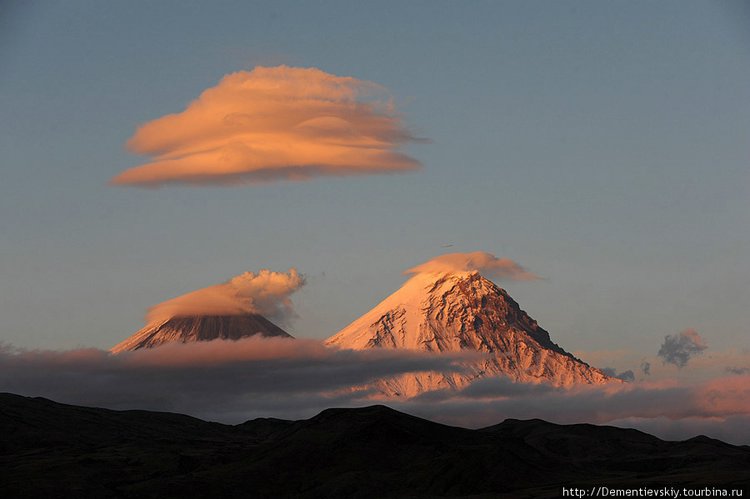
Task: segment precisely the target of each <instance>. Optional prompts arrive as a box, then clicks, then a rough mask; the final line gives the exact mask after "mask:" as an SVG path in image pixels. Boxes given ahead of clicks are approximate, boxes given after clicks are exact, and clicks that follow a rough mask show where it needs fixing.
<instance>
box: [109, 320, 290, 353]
mask: <svg viewBox="0 0 750 499" xmlns="http://www.w3.org/2000/svg"><path fill="white" fill-rule="evenodd" d="M256 334H260V335H262V336H277V337H283V338H292V336H291V335H290V334H289V333H287V332H286V331H284V330H283V329H281V328H280V327H278V326H277V325H276V324H274V323H273V322H271V321H269V320H268V319H266V318H265V317H263V316H262V315H260V314H242V315H196V316H187V317H172V318H170V319H167V320H162V321H157V322H153V323H151V324H148V325H146V327H144V328H143V329H141V330H140V331H138V332H136V333H135V334H134V335H133V336H131V337H130V338H128V339H126V340H125V341H123V342H121V343H118V344H117V345H115V346H114V347H112V348H111V349H110V351H111V352H112V353H120V352H124V351H128V350H138V349H140V348H153V347H157V346H159V345H163V344H164V343H170V342H180V343H190V342H193V341H210V340H216V339H223V340H239V339H240V338H246V337H248V336H254V335H256Z"/></svg>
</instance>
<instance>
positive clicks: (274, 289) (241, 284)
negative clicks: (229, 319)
mask: <svg viewBox="0 0 750 499" xmlns="http://www.w3.org/2000/svg"><path fill="white" fill-rule="evenodd" d="M304 284H305V279H304V277H303V276H301V275H300V274H299V272H297V269H295V268H291V269H289V270H288V271H287V272H273V271H270V270H266V269H263V270H261V271H260V272H258V273H254V272H245V273H244V274H240V275H238V276H236V277H233V278H231V279H230V280H228V281H227V282H224V283H221V284H216V285H213V286H209V287H207V288H202V289H198V290H196V291H191V292H190V293H186V294H184V295H181V296H178V297H176V298H172V299H171V300H167V301H165V302H162V303H159V304H158V305H154V306H153V307H151V308H150V309H149V312H148V315H147V316H146V322H148V323H153V322H159V321H164V320H167V319H171V318H172V317H185V316H194V315H240V314H246V313H256V314H261V315H263V316H265V317H267V318H269V319H271V320H277V321H280V322H284V320H285V319H286V318H288V317H289V316H290V315H292V313H293V309H292V302H291V301H290V299H289V295H291V294H292V293H294V292H295V291H297V290H298V289H299V288H300V287H302V286H303V285H304Z"/></svg>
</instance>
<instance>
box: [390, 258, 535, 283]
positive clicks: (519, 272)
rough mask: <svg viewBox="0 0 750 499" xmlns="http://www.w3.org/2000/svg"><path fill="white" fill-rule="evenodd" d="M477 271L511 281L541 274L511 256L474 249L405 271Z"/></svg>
mask: <svg viewBox="0 0 750 499" xmlns="http://www.w3.org/2000/svg"><path fill="white" fill-rule="evenodd" d="M471 271H477V272H480V273H481V274H483V275H485V276H486V277H492V278H495V279H498V280H509V281H533V280H536V279H539V276H537V275H536V274H533V273H531V272H529V271H527V270H526V269H524V268H523V267H521V266H520V265H519V264H518V263H516V262H514V261H513V260H511V259H510V258H498V257H496V256H495V255H493V254H492V253H487V252H485V251H474V252H472V253H447V254H445V255H440V256H438V257H435V258H433V259H432V260H428V261H426V262H424V263H422V264H420V265H417V266H416V267H412V268H410V269H409V270H407V271H405V272H404V273H405V274H421V273H436V274H440V273H445V272H471Z"/></svg>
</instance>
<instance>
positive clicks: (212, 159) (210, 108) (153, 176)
mask: <svg viewBox="0 0 750 499" xmlns="http://www.w3.org/2000/svg"><path fill="white" fill-rule="evenodd" d="M424 141H425V140H424V139H419V138H417V137H415V136H414V135H412V133H411V132H409V131H408V130H407V129H406V127H405V126H404V125H403V123H402V120H401V117H400V115H399V114H398V113H397V112H396V110H395V107H394V104H393V102H392V99H390V98H389V97H388V94H387V92H386V91H385V89H384V88H383V87H381V86H380V85H378V84H376V83H372V82H368V81H364V80H359V79H356V78H352V77H344V76H337V75H334V74H330V73H326V72H325V71H321V70H320V69H317V68H297V67H289V66H276V67H261V66H259V67H256V68H254V69H253V70H252V71H238V72H235V73H231V74H228V75H226V76H224V78H222V79H221V81H220V82H219V83H218V84H217V85H216V86H214V87H211V88H208V89H206V90H205V91H203V92H202V93H201V94H200V96H199V97H198V98H197V99H196V100H194V101H193V102H191V103H190V104H189V105H188V106H187V107H186V108H185V110H184V111H181V112H178V113H174V114H168V115H165V116H162V117H161V118H157V119H155V120H152V121H149V122H147V123H145V124H143V125H141V126H139V127H138V130H137V131H136V132H135V134H134V135H133V136H132V137H131V138H130V140H128V142H127V147H128V149H129V150H131V151H132V152H134V153H136V154H142V155H146V156H150V157H151V160H150V161H147V162H146V163H144V164H142V165H140V166H136V167H133V168H130V169H128V170H125V171H124V172H122V173H120V174H119V175H117V176H115V177H114V178H113V179H112V181H111V183H112V184H116V185H134V186H142V187H160V186H163V185H166V184H190V185H238V184H252V183H260V182H270V181H281V180H308V179H311V178H313V177H319V176H326V175H329V176H330V175H336V176H341V175H363V174H376V173H396V172H406V171H411V170H416V169H419V168H421V164H420V163H419V162H418V161H417V160H415V159H413V158H411V157H409V156H407V155H406V154H403V153H401V152H399V151H398V148H399V147H400V146H401V145H403V144H406V143H410V142H424Z"/></svg>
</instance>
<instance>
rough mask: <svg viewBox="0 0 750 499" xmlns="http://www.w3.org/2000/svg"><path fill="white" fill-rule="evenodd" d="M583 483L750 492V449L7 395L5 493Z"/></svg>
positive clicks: (531, 492) (467, 488) (378, 409)
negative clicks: (247, 416)
mask: <svg viewBox="0 0 750 499" xmlns="http://www.w3.org/2000/svg"><path fill="white" fill-rule="evenodd" d="M571 484H576V485H579V486H582V485H586V484H591V485H608V486H613V487H614V486H621V485H645V484H654V485H705V484H714V485H718V484H720V485H725V486H736V487H739V486H742V485H743V484H744V485H745V486H747V485H748V484H750V447H747V446H741V447H738V446H732V445H729V444H725V443H723V442H720V441H718V440H712V439H709V438H706V437H696V438H693V439H690V440H687V441H684V442H666V441H663V440H660V439H658V438H656V437H653V436H651V435H648V434H645V433H642V432H640V431H637V430H627V429H620V428H614V427H607V426H595V425H588V424H581V425H555V424H551V423H547V422H545V421H541V420H530V421H519V420H506V421H504V422H502V423H500V424H498V425H495V426H491V427H489V428H484V429H481V430H468V429H463V428H455V427H451V426H445V425H441V424H437V423H433V422H430V421H426V420H424V419H420V418H417V417H414V416H410V415H407V414H403V413H400V412H397V411H394V410H392V409H389V408H388V407H384V406H372V407H364V408H360V409H328V410H325V411H323V412H321V413H320V414H318V415H317V416H315V417H313V418H311V419H308V420H302V421H286V420H280V419H272V418H264V419H256V420H252V421H248V422H246V423H243V424H240V425H236V426H228V425H222V424H218V423H209V422H205V421H202V420H199V419H195V418H192V417H189V416H183V415H179V414H170V413H159V412H148V411H111V410H107V409H94V408H86V407H77V406H71V405H64V404H58V403H55V402H52V401H49V400H46V399H41V398H27V397H21V396H18V395H12V394H0V491H1V495H2V497H4V498H12V497H28V498H39V497H47V498H53V497H55V498H57V497H77V498H86V497H92V498H93V497H96V498H107V497H139V498H141V497H154V498H156V497H158V498H163V497H209V498H210V497H217V498H218V497H230V498H233V497H236V498H248V497H251V498H252V497H259V498H280V497H281V498H284V497H290V498H291V497H294V498H337V497H342V498H349V497H352V498H357V497H378V498H380V497H409V498H434V497H474V498H477V497H487V498H489V497H514V498H520V497H557V496H559V494H560V491H561V487H562V486H563V485H571Z"/></svg>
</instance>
